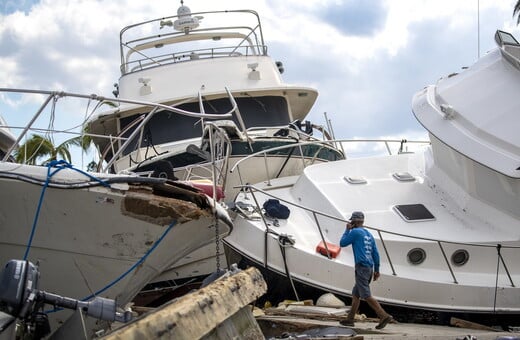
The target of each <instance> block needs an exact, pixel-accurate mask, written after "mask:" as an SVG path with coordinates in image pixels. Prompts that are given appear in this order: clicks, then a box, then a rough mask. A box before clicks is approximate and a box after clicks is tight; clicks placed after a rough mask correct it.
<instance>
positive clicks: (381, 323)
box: [376, 315, 394, 329]
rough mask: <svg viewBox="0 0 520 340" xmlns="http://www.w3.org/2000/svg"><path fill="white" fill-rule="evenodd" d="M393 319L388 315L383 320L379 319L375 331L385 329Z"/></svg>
mask: <svg viewBox="0 0 520 340" xmlns="http://www.w3.org/2000/svg"><path fill="white" fill-rule="evenodd" d="M393 319H394V318H393V317H392V316H391V315H388V316H386V317H384V318H383V319H381V320H380V321H379V323H378V324H377V326H376V329H383V328H385V326H386V325H387V324H388V323H389V322H392V320H393Z"/></svg>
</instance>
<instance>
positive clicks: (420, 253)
mask: <svg viewBox="0 0 520 340" xmlns="http://www.w3.org/2000/svg"><path fill="white" fill-rule="evenodd" d="M407 256H408V262H410V263H411V264H421V263H423V262H424V260H425V259H426V252H425V251H424V249H421V248H414V249H412V250H410V251H409V252H408V255H407Z"/></svg>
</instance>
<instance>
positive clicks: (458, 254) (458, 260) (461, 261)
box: [451, 249, 469, 266]
mask: <svg viewBox="0 0 520 340" xmlns="http://www.w3.org/2000/svg"><path fill="white" fill-rule="evenodd" d="M468 260H469V253H468V252H467V251H466V250H464V249H459V250H455V252H454V253H453V255H451V263H453V264H454V265H456V266H463V265H465V264H466V263H467V262H468Z"/></svg>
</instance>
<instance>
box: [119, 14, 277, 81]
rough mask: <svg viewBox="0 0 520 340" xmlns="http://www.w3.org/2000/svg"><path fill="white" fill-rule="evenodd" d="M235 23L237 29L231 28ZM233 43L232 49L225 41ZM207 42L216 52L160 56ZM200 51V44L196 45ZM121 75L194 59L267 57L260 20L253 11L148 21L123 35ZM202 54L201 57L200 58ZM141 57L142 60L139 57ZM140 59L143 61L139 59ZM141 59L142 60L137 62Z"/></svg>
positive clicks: (121, 38)
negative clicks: (166, 50)
mask: <svg viewBox="0 0 520 340" xmlns="http://www.w3.org/2000/svg"><path fill="white" fill-rule="evenodd" d="M230 23H233V24H234V25H230ZM231 39H232V40H233V43H232V46H227V47H224V45H226V44H225V43H223V42H224V41H230V40H231ZM200 40H205V41H207V42H210V43H211V44H213V45H215V46H218V47H217V48H214V49H210V48H208V49H200V50H197V49H191V47H190V49H189V50H188V49H186V48H184V49H183V50H184V52H175V53H163V54H161V55H158V54H157V51H158V49H160V48H165V47H170V49H173V48H174V47H175V48H176V49H179V48H177V46H180V45H181V44H190V43H196V42H197V41H200ZM193 47H194V48H197V44H193ZM120 50H121V73H122V74H123V75H124V74H126V73H128V72H129V70H130V72H132V71H136V70H140V69H144V68H148V67H154V66H156V65H163V64H164V63H174V62H178V61H187V60H193V59H194V58H215V57H219V56H236V55H241V54H244V53H245V55H267V47H266V45H265V43H264V38H263V33H262V27H261V23H260V17H259V15H258V13H256V12H255V11H252V10H226V11H207V12H197V13H186V12H183V14H181V15H174V16H169V17H162V18H157V19H154V20H148V21H144V22H141V23H137V24H134V25H130V26H127V27H125V28H123V29H122V30H121V32H120ZM196 54H198V56H197V55H196ZM135 55H138V57H135ZM139 56H140V57H139ZM137 59H139V60H137Z"/></svg>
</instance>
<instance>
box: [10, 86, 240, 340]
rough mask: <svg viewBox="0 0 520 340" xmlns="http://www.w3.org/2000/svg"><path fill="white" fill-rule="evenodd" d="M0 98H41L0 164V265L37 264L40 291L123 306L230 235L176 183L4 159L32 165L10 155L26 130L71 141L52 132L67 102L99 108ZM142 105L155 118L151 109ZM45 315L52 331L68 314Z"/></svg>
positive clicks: (217, 209) (46, 95) (48, 98)
mask: <svg viewBox="0 0 520 340" xmlns="http://www.w3.org/2000/svg"><path fill="white" fill-rule="evenodd" d="M2 92H3V96H2V98H5V97H6V96H9V95H10V94H13V93H16V96H18V97H17V98H18V99H20V98H24V96H25V95H29V96H31V98H32V99H33V100H34V97H35V96H37V95H40V96H42V95H43V98H40V99H41V102H42V104H41V107H40V108H38V110H37V113H36V114H35V115H34V116H33V117H30V122H29V123H28V124H27V125H26V126H25V128H24V130H23V131H22V133H20V135H19V137H18V138H17V140H16V141H14V143H12V146H11V147H10V148H9V149H8V150H7V152H6V153H5V155H4V157H3V159H2V161H1V162H0V202H1V205H0V221H1V223H0V245H1V246H0V263H7V262H8V261H9V260H10V259H23V260H28V261H31V262H33V263H38V265H39V268H40V269H41V270H42V273H44V274H42V276H41V278H40V282H39V284H40V287H41V289H43V290H46V291H49V292H53V293H55V294H60V295H63V296H69V297H71V298H74V299H78V300H89V299H91V298H92V297H94V296H102V297H105V298H109V299H114V300H116V302H117V305H118V306H119V307H121V308H123V307H124V306H125V305H126V304H127V303H129V302H131V301H132V299H133V298H134V297H135V295H136V294H137V293H138V292H139V291H140V290H141V289H142V288H143V287H144V286H145V285H146V284H147V283H149V282H150V280H151V279H153V277H155V276H157V275H158V274H160V273H161V272H162V271H163V270H165V269H166V268H168V267H170V266H171V265H172V264H174V263H175V262H177V261H179V260H180V259H182V258H183V257H185V256H186V255H188V254H190V253H191V252H193V251H195V250H196V249H198V248H200V247H203V246H205V245H208V244H215V240H216V239H217V240H218V239H220V238H222V237H224V236H225V235H227V234H228V233H229V231H230V230H231V227H232V223H231V221H230V219H229V216H228V214H227V212H226V211H225V209H224V208H223V207H221V206H220V205H219V204H217V203H215V202H216V201H215V200H213V198H211V197H209V196H208V195H206V194H204V193H203V192H200V191H199V190H196V189H194V188H193V187H191V186H189V185H186V184H183V183H178V182H174V181H170V180H168V179H166V178H157V177H143V176H137V175H135V174H107V173H95V172H85V171H83V170H81V169H78V168H76V167H74V166H73V165H72V164H70V163H69V162H65V161H49V162H47V163H46V165H42V166H38V165H31V164H23V163H17V162H9V161H7V160H8V159H9V157H10V155H11V153H12V152H13V151H16V152H17V153H22V154H23V155H25V156H26V159H27V160H35V159H34V158H33V157H32V156H31V153H30V151H29V150H28V149H29V146H27V145H28V144H27V143H26V144H24V145H26V146H27V148H28V149H27V150H26V149H24V150H21V149H20V148H18V149H17V150H15V147H16V145H18V144H19V142H20V141H22V140H23V139H24V135H25V134H26V133H28V132H29V131H32V132H35V131H39V132H41V131H45V133H46V134H49V135H52V136H54V138H58V136H59V135H60V133H63V132H66V133H71V132H72V131H71V130H68V129H62V128H58V126H56V127H53V125H52V122H54V121H55V122H60V123H61V122H64V121H66V118H69V119H70V114H69V115H65V117H66V118H64V117H63V116H61V115H60V114H63V112H65V113H70V111H71V110H72V109H71V108H76V106H75V105H76V104H75V102H71V101H70V100H73V99H77V98H79V99H82V100H86V101H87V102H88V103H85V105H86V107H87V108H88V107H89V105H92V106H90V107H91V108H92V107H94V108H99V106H98V105H101V104H100V103H103V102H105V98H103V97H98V96H95V95H79V94H72V93H65V92H48V91H38V90H15V89H2ZM68 100H69V101H68ZM115 100H117V101H121V100H123V99H115ZM63 101H65V103H63V106H60V103H62V102H63ZM95 102H98V105H93V103H95ZM139 104H140V105H144V103H139ZM147 105H148V107H149V109H150V110H156V109H157V105H158V104H153V103H148V104H147ZM63 107H64V109H63ZM87 111H88V110H87ZM81 112H85V111H83V110H82V111H81ZM46 113H51V115H50V117H51V119H52V122H51V123H46V124H45V125H44V128H42V126H41V125H38V122H41V121H42V120H44V118H45V117H47V116H45V117H44V115H45V114H46ZM172 114H174V111H172ZM6 117H7V116H6ZM203 117H205V116H204V115H201V118H203ZM6 119H7V118H6ZM56 124H58V123H56ZM75 126H81V124H79V125H75ZM51 127H53V129H51ZM82 133H84V131H83V132H79V134H82ZM39 147H41V145H40V146H39ZM22 160H23V159H22ZM34 163H36V161H35V162H34ZM47 312H49V313H48V316H49V318H50V319H51V325H52V327H53V329H55V327H56V326H57V325H59V324H61V323H63V322H65V321H66V320H67V319H68V318H69V316H70V312H67V311H58V310H54V311H47ZM100 327H104V325H90V328H89V331H90V332H91V333H90V334H93V333H92V332H94V331H95V330H96V329H98V328H100Z"/></svg>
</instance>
